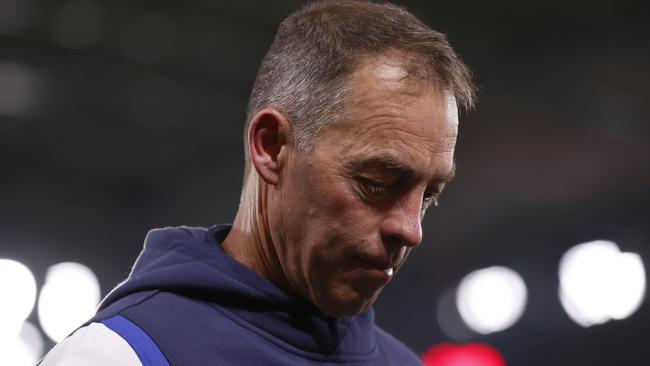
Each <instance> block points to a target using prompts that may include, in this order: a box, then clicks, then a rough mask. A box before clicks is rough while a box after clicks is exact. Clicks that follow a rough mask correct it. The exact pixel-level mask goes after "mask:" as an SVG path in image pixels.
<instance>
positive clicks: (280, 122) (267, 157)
mask: <svg viewBox="0 0 650 366" xmlns="http://www.w3.org/2000/svg"><path fill="white" fill-rule="evenodd" d="M290 128H291V126H290V125H289V121H288V120H287V118H286V117H285V116H284V115H283V114H282V113H280V112H278V111H277V110H275V109H271V108H266V109H263V110H261V111H259V112H258V113H257V115H255V117H254V118H253V120H252V121H251V124H250V126H249V127H248V146H249V152H248V153H249V156H250V159H251V164H252V165H253V167H254V168H255V170H256V171H257V173H258V174H259V176H260V177H261V178H262V179H263V180H264V181H265V182H266V183H268V184H271V185H276V184H278V181H279V178H280V170H281V168H282V166H283V164H284V161H283V155H284V154H283V155H281V154H280V152H281V151H282V149H283V148H285V149H286V146H287V141H288V140H289V139H288V137H289V134H290Z"/></svg>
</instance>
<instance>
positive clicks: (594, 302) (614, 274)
mask: <svg viewBox="0 0 650 366" xmlns="http://www.w3.org/2000/svg"><path fill="white" fill-rule="evenodd" d="M559 277H560V288H559V296H560V302H561V303H562V306H563V307H564V310H565V311H566V312H567V314H568V315H569V317H571V319H573V320H574V321H575V322H576V323H578V324H579V325H581V326H583V327H589V326H592V325H595V324H602V323H605V322H607V321H609V320H611V319H623V318H627V317H628V316H630V315H632V313H634V312H635V311H636V310H637V309H638V308H639V306H640V305H641V302H642V301H643V298H644V295H645V288H646V274H645V269H644V266H643V261H642V260H641V257H640V256H639V255H638V254H636V253H622V252H621V251H620V249H619V248H618V246H617V245H616V243H614V242H611V241H605V240H597V241H592V242H588V243H583V244H579V245H576V246H574V247H573V248H571V249H569V250H568V251H567V252H566V253H565V254H564V256H563V257H562V260H561V261H560V268H559Z"/></svg>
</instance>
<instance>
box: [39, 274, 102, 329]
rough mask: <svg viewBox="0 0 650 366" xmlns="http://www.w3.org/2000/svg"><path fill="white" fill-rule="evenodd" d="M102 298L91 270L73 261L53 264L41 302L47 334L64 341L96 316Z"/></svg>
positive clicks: (42, 320)
mask: <svg viewBox="0 0 650 366" xmlns="http://www.w3.org/2000/svg"><path fill="white" fill-rule="evenodd" d="M99 296H100V293H99V281H97V277H96V276H95V274H94V273H93V271H91V270H90V268H88V267H86V266H84V265H82V264H79V263H72V262H65V263H59V264H56V265H53V266H52V267H50V268H49V269H48V271H47V275H46V277H45V284H44V285H43V289H42V290H41V295H40V297H39V299H38V318H39V320H40V322H41V327H42V328H43V331H45V334H47V336H48V337H50V338H51V339H52V340H54V341H55V342H59V341H61V340H62V339H63V338H65V337H66V336H67V335H68V334H70V332H72V331H73V330H75V328H77V327H78V326H80V325H81V324H82V323H83V322H84V321H86V320H88V319H90V317H92V315H93V314H94V312H95V309H96V307H97V305H98V303H99Z"/></svg>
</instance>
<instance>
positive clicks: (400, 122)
mask: <svg viewBox="0 0 650 366" xmlns="http://www.w3.org/2000/svg"><path fill="white" fill-rule="evenodd" d="M348 82H349V84H348V87H349V95H348V102H347V113H346V115H345V117H344V118H343V119H342V120H341V121H338V122H336V123H334V124H332V125H331V126H330V127H328V128H327V129H326V131H325V132H324V133H323V135H322V136H321V138H320V139H319V143H318V144H317V149H316V150H320V151H321V152H322V153H325V154H327V153H330V154H331V155H333V156H332V157H331V158H333V159H338V160H339V161H341V162H342V163H345V162H349V161H351V160H360V161H363V160H372V161H378V160H381V159H386V160H391V161H390V163H394V162H396V161H399V162H400V163H401V164H402V165H405V164H407V165H409V166H412V169H413V170H418V171H421V172H422V174H427V173H431V174H438V173H440V172H438V171H437V170H447V171H451V170H453V151H454V146H455V143H456V135H457V126H458V113H457V108H456V101H455V99H454V97H453V95H451V94H450V93H447V92H445V91H443V90H440V89H438V88H435V87H433V86H432V85H431V83H430V82H428V81H420V80H414V79H413V78H412V77H410V76H409V75H408V74H407V72H406V71H405V69H404V68H403V67H401V65H400V63H399V61H398V60H397V61H396V60H395V59H391V58H380V59H376V60H373V61H371V62H366V63H365V64H363V65H361V66H359V67H358V68H357V70H356V71H355V72H353V73H352V74H351V76H350V78H349V81H348ZM432 171H433V172H432Z"/></svg>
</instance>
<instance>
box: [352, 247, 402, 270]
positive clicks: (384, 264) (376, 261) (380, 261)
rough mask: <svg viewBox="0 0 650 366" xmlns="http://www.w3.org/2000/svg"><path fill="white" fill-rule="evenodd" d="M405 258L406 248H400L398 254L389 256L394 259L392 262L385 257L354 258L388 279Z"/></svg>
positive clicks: (367, 256)
mask: <svg viewBox="0 0 650 366" xmlns="http://www.w3.org/2000/svg"><path fill="white" fill-rule="evenodd" d="M405 256H406V247H405V246H402V247H401V248H400V250H399V252H397V253H395V254H394V255H392V256H391V257H393V258H394V259H392V260H391V258H389V257H388V256H386V255H374V256H373V255H362V256H357V257H356V258H357V259H358V260H359V261H361V262H362V263H364V264H366V265H367V266H368V267H370V268H372V269H376V270H379V271H382V272H384V273H385V274H386V275H387V276H389V277H390V276H392V275H393V272H394V270H395V268H398V267H399V266H400V265H401V264H402V262H403V261H404V258H405Z"/></svg>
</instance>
